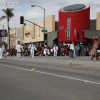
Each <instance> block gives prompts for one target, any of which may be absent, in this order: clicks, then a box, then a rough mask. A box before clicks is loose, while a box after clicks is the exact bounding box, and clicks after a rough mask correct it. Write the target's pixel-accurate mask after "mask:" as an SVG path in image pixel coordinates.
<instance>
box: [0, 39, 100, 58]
mask: <svg viewBox="0 0 100 100" xmlns="http://www.w3.org/2000/svg"><path fill="white" fill-rule="evenodd" d="M93 48H95V47H92V46H91V47H90V46H84V45H83V44H82V43H81V44H78V45H74V42H72V43H71V44H70V45H69V46H68V45H65V46H61V47H59V46H57V45H56V44H55V45H54V46H53V47H48V46H47V45H45V46H44V47H36V46H35V44H34V43H33V42H32V43H30V44H29V45H28V46H27V47H26V46H24V45H21V44H20V41H18V44H17V45H16V48H13V49H9V50H6V49H5V47H4V44H3V43H1V44H0V59H2V58H3V56H4V57H5V58H7V56H17V58H21V56H30V57H31V58H34V56H44V57H46V56H69V57H72V58H76V57H77V56H90V55H93V54H92V53H93V52H92V51H93V50H94V49H93ZM96 53H97V52H96ZM97 55H98V58H99V52H98V54H97ZM97 55H96V56H97ZM93 57H94V56H93ZM91 59H93V58H91Z"/></svg>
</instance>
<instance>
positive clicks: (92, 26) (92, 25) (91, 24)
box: [90, 20, 96, 30]
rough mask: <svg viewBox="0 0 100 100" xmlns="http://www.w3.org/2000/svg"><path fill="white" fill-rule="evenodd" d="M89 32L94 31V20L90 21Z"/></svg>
mask: <svg viewBox="0 0 100 100" xmlns="http://www.w3.org/2000/svg"><path fill="white" fill-rule="evenodd" d="M90 30H96V20H90Z"/></svg>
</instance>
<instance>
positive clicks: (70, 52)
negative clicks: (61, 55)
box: [69, 42, 75, 58]
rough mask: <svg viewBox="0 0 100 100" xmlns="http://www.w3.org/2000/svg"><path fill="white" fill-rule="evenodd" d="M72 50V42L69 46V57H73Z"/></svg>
mask: <svg viewBox="0 0 100 100" xmlns="http://www.w3.org/2000/svg"><path fill="white" fill-rule="evenodd" d="M74 50H75V48H74V42H72V43H71V44H70V51H69V57H72V58H73V57H74Z"/></svg>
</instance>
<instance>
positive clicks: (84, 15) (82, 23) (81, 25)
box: [58, 6, 90, 42]
mask: <svg viewBox="0 0 100 100" xmlns="http://www.w3.org/2000/svg"><path fill="white" fill-rule="evenodd" d="M67 18H70V19H71V21H70V39H67V35H66V29H67ZM75 29H76V32H74V30H75ZM89 29H90V7H89V6H88V7H87V8H86V9H81V10H76V11H62V8H61V9H60V10H59V26H58V33H59V35H58V42H72V41H74V42H86V41H87V40H86V38H85V37H84V32H83V30H89ZM77 34H80V37H81V39H78V38H77Z"/></svg>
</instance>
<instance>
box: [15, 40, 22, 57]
mask: <svg viewBox="0 0 100 100" xmlns="http://www.w3.org/2000/svg"><path fill="white" fill-rule="evenodd" d="M22 48H23V46H22V45H21V44H20V41H18V44H17V45H16V50H17V58H21V49H22Z"/></svg>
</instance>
